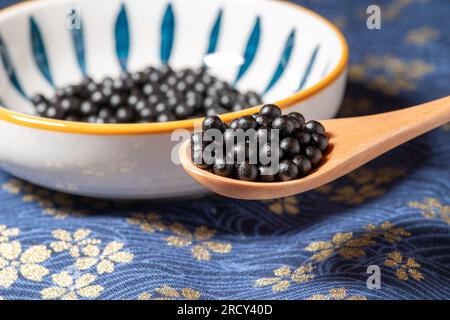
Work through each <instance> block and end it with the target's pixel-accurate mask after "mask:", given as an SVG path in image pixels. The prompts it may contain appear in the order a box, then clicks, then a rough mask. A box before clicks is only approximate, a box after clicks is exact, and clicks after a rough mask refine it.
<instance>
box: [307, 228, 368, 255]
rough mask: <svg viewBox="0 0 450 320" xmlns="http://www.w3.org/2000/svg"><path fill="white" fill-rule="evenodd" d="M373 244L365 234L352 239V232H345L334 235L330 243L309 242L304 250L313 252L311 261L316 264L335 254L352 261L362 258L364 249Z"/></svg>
mask: <svg viewBox="0 0 450 320" xmlns="http://www.w3.org/2000/svg"><path fill="white" fill-rule="evenodd" d="M374 243H375V241H373V240H372V238H371V237H370V236H366V234H363V235H362V236H360V237H354V236H353V233H352V232H346V233H336V234H335V235H334V236H333V237H332V239H331V241H314V242H311V243H310V244H309V245H308V246H307V247H306V248H305V249H304V250H305V251H309V252H314V254H313V256H312V257H311V259H312V260H314V261H316V262H319V261H324V260H326V259H327V258H329V257H330V256H332V255H333V254H336V253H337V254H339V255H340V256H341V257H342V258H344V259H352V258H359V257H362V256H364V255H365V249H364V248H365V247H367V246H369V245H371V244H374Z"/></svg>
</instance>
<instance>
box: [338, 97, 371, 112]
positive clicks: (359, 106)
mask: <svg viewBox="0 0 450 320" xmlns="http://www.w3.org/2000/svg"><path fill="white" fill-rule="evenodd" d="M371 111H373V102H372V100H370V99H369V98H367V97H364V98H353V97H344V101H343V102H342V106H341V108H340V109H339V114H340V115H342V116H356V115H363V114H368V113H370V112H371Z"/></svg>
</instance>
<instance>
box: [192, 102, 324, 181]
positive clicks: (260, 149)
mask: <svg viewBox="0 0 450 320" xmlns="http://www.w3.org/2000/svg"><path fill="white" fill-rule="evenodd" d="M239 129H241V130H239ZM211 130H212V131H211ZM211 132H215V133H217V132H220V133H221V134H220V135H218V134H215V135H214V134H209V133H211ZM242 132H245V133H249V134H245V135H244V138H243V139H241V140H239V138H238V136H239V133H242ZM327 149H328V138H327V136H326V133H325V128H324V126H323V125H322V124H321V123H320V122H318V121H314V120H312V121H308V122H306V121H305V118H304V117H303V115H302V114H300V113H297V112H291V113H289V114H286V115H282V114H281V110H280V108H279V107H277V106H276V105H273V104H266V105H264V106H263V107H262V108H261V110H260V112H259V113H256V114H253V115H249V116H243V117H241V118H238V119H234V120H233V121H232V122H231V123H230V125H227V124H226V123H223V122H222V121H221V119H220V118H219V117H217V116H209V117H206V118H205V120H204V121H203V124H202V132H197V133H194V134H193V135H192V136H191V158H192V161H193V163H194V164H195V165H196V166H197V167H199V168H201V169H204V170H209V171H211V172H213V173H214V174H216V175H220V176H223V177H230V178H235V179H239V180H245V181H261V182H275V181H289V180H293V179H296V178H300V177H302V176H305V175H307V174H308V173H309V172H310V171H311V170H312V169H313V168H315V167H318V166H319V165H320V163H321V162H322V160H323V157H324V154H325V153H326V151H327ZM264 157H265V158H264ZM254 159H256V161H255V160H254ZM262 159H266V160H265V162H262ZM267 159H269V160H270V161H269V162H268V161H267ZM251 160H253V161H251Z"/></svg>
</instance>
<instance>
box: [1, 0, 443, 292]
mask: <svg viewBox="0 0 450 320" xmlns="http://www.w3.org/2000/svg"><path fill="white" fill-rule="evenodd" d="M13 2H14V1H5V0H3V1H0V7H4V6H6V5H9V4H11V3H13ZM298 2H300V3H301V4H303V5H305V6H307V7H309V8H312V9H314V10H316V11H318V12H319V13H321V14H323V15H324V16H326V17H328V18H330V19H331V20H332V21H334V22H335V23H336V24H338V25H339V26H340V27H341V28H342V30H343V32H344V33H345V35H346V38H347V40H348V42H349V46H350V52H351V64H350V74H349V84H348V89H347V94H346V97H345V100H344V104H343V106H342V108H341V111H340V116H350V115H363V114H371V113H378V112H383V111H387V110H392V109H395V108H398V107H404V106H408V105H413V104H417V103H420V102H425V101H427V100H432V99H435V98H438V97H442V96H445V95H448V94H449V84H450V83H449V79H450V60H449V57H450V34H449V32H448V30H450V20H449V19H448V17H449V13H450V3H449V2H448V1H446V0H434V1H432V2H431V1H423V0H383V1H381V0H379V1H376V2H377V3H378V4H379V5H380V6H381V10H382V29H381V30H368V29H367V28H366V17H367V16H366V13H365V11H366V8H367V6H368V5H370V4H373V3H374V1H371V0H352V1H345V2H344V1H332V0H315V1H313V0H308V1H307V0H304V1H298ZM418 121H420V119H418ZM349 130H351V128H349ZM449 138H450V124H447V125H446V126H443V127H441V128H438V129H436V130H434V131H432V132H430V133H428V134H426V135H423V136H421V137H419V138H417V139H415V140H413V141H411V142H409V143H407V144H405V145H403V146H401V147H399V148H397V149H395V150H393V151H391V152H389V153H388V154H386V155H384V156H383V157H381V158H379V159H377V160H375V161H372V162H370V163H369V164H368V165H366V166H364V167H363V168H361V169H359V170H356V171H355V172H353V173H351V174H349V175H347V176H345V177H343V178H341V179H339V180H338V181H336V182H334V183H331V184H329V185H327V186H324V187H322V188H320V189H317V190H314V191H311V192H308V193H305V194H302V195H299V196H297V197H290V198H286V199H278V200H274V201H237V200H230V199H226V198H223V197H219V196H214V195H209V196H207V197H205V198H199V199H194V200H179V201H175V202H174V201H170V202H163V201H161V202H120V203H115V202H108V201H101V200H92V199H86V198H80V197H72V196H67V195H63V194H59V193H54V192H51V191H48V190H45V189H41V188H39V187H36V186H33V185H30V184H27V183H25V182H21V181H19V180H16V179H14V178H13V177H11V176H9V175H8V174H6V173H1V172H0V206H1V208H0V299H61V298H64V299H75V298H78V299H93V298H95V299H159V298H168V299H370V300H372V299H449V298H450V188H449V187H450V184H449V181H450V145H449ZM370 265H377V266H379V267H380V270H381V289H379V290H377V289H372V290H371V289H368V288H367V285H366V280H367V277H368V274H367V273H366V270H367V267H368V266H370Z"/></svg>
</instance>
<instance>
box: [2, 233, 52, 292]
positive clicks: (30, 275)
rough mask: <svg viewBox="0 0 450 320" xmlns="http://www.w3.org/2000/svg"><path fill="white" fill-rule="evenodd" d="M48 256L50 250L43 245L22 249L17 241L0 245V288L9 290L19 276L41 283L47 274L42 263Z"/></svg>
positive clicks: (47, 271)
mask: <svg viewBox="0 0 450 320" xmlns="http://www.w3.org/2000/svg"><path fill="white" fill-rule="evenodd" d="M50 255H51V250H49V249H48V248H47V247H46V246H44V245H35V246H31V247H29V248H27V249H24V248H22V245H21V243H20V242H19V241H17V240H14V241H10V242H3V243H0V287H3V288H9V287H10V286H11V285H12V284H14V283H15V282H16V281H17V280H18V278H19V276H20V275H21V276H22V277H24V278H25V279H27V280H31V281H36V282H40V281H42V279H43V277H44V276H46V275H47V274H49V270H48V269H47V268H46V267H44V266H43V265H42V263H43V262H45V261H46V260H47V259H48V258H50Z"/></svg>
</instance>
